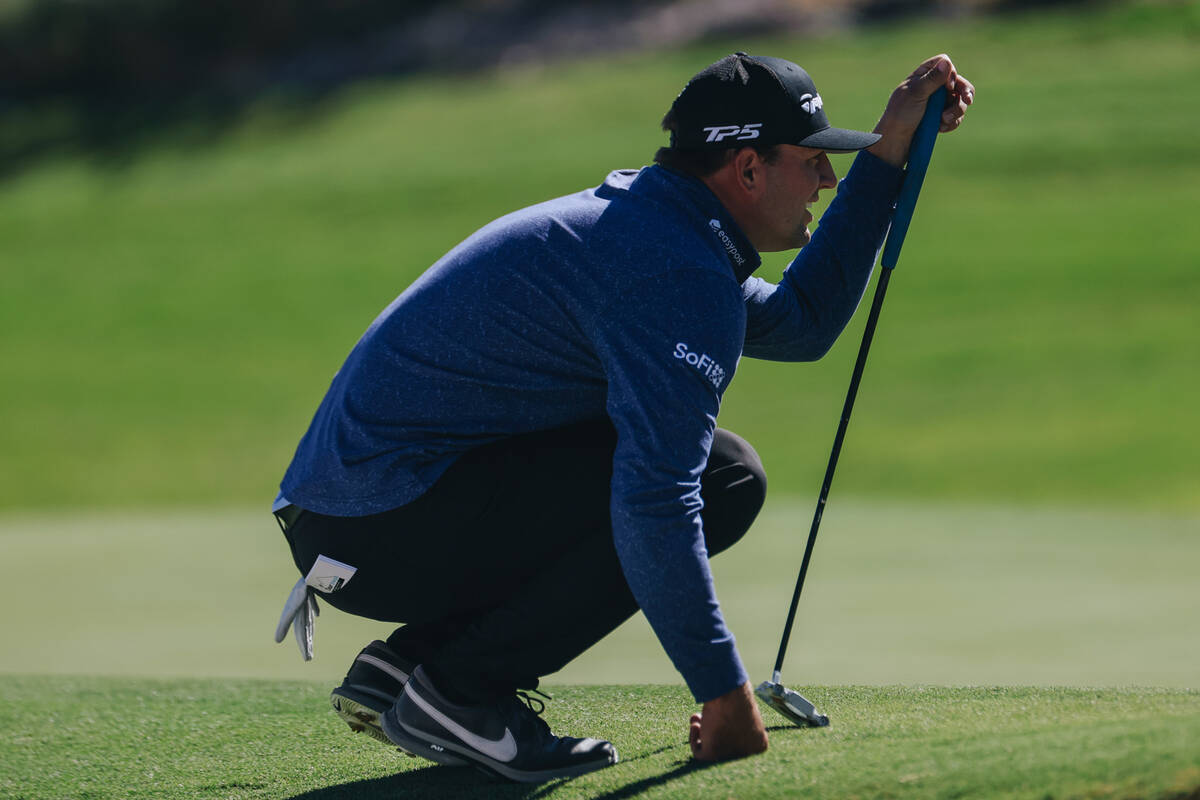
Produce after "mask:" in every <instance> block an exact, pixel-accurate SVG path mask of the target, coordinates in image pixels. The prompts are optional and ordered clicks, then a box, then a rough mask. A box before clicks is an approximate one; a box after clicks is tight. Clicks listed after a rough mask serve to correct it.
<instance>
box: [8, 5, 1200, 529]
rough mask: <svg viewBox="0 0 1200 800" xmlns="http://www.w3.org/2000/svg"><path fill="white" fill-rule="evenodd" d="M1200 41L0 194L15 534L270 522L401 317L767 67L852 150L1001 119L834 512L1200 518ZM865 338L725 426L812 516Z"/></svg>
mask: <svg viewBox="0 0 1200 800" xmlns="http://www.w3.org/2000/svg"><path fill="white" fill-rule="evenodd" d="M1197 20H1198V14H1197V5H1196V4H1195V3H1169V4H1168V3H1164V4H1157V3H1134V4H1124V5H1119V6H1116V7H1114V8H1113V9H1112V10H1109V11H1104V12H1101V13H1097V12H1087V13H1086V15H1085V14H1084V12H1073V11H1062V12H1056V13H1053V14H1043V15H1038V16H1032V17H1021V16H1018V17H1009V18H1003V19H980V20H976V21H971V22H964V23H956V24H950V23H944V24H943V23H928V24H914V25H907V26H903V27H899V28H895V27H884V28H875V29H870V30H867V31H865V32H859V33H853V34H849V33H847V34H840V35H838V36H835V37H831V38H827V39H817V40H805V39H790V40H781V39H772V40H754V41H750V40H729V41H722V42H713V43H708V44H704V45H702V46H696V47H691V48H688V49H684V50H680V51H673V52H659V53H652V54H644V55H637V56H621V57H618V58H613V59H608V60H603V61H595V60H588V61H582V62H579V63H575V64H569V65H565V66H563V67H561V68H558V67H556V68H555V69H552V70H539V69H534V68H522V69H520V70H516V71H510V72H498V73H495V74H489V75H482V76H470V77H462V78H440V79H425V78H421V79H412V80H402V81H395V82H378V83H375V84H368V85H362V86H360V87H357V88H354V89H352V90H349V91H347V92H345V93H344V94H342V95H340V96H339V97H337V98H336V99H334V100H331V101H329V102H328V103H327V104H326V105H325V106H323V107H321V108H319V109H308V110H304V111H300V112H296V111H294V110H288V109H287V108H286V107H285V106H284V105H283V104H282V103H265V104H264V105H263V106H262V107H261V108H259V109H257V110H255V112H254V113H252V114H250V115H249V117H248V118H247V120H246V121H245V123H244V124H243V125H242V126H240V127H239V128H237V129H236V130H234V131H233V132H231V133H230V135H228V136H227V137H225V138H223V139H219V140H217V141H216V142H208V143H204V144H198V143H197V141H196V137H195V136H192V135H190V134H189V132H188V131H187V130H181V131H179V132H178V134H177V137H176V138H168V139H166V140H164V141H162V142H161V143H160V144H159V145H157V146H156V147H153V148H149V149H147V150H146V151H144V152H142V153H140V154H139V155H138V157H136V158H135V159H134V160H133V161H132V163H130V164H129V165H128V166H127V167H125V168H124V169H116V170H114V169H109V168H102V167H96V166H93V165H91V164H90V163H89V162H88V161H87V160H86V158H83V157H78V158H70V157H67V158H63V159H62V160H60V161H57V162H54V163H51V164H47V165H44V166H41V167H38V168H36V169H34V170H32V171H30V172H29V173H27V174H24V175H22V176H21V177H19V178H17V179H14V180H11V181H9V182H7V183H5V184H3V185H0V265H3V266H2V267H0V374H3V375H4V390H3V391H2V392H0V508H9V509H21V508H26V509H38V508H54V507H75V508H92V507H98V506H107V507H112V508H121V507H130V506H142V505H155V506H179V505H184V506H189V507H194V506H213V505H215V506H218V507H226V506H229V505H248V504H251V503H266V502H268V501H269V499H270V497H271V496H272V495H273V493H274V488H275V485H276V482H277V481H278V479H279V477H280V475H281V474H282V471H283V469H284V467H285V466H286V463H287V461H288V458H289V457H290V454H291V452H292V449H293V447H294V445H295V443H296V441H297V440H298V439H299V436H300V435H301V433H302V432H303V430H304V428H305V426H306V425H307V422H308V419H309V417H310V415H311V413H312V411H313V409H314V408H315V406H316V404H317V402H318V400H319V398H320V395H321V393H322V392H323V391H324V389H325V387H326V385H327V382H328V379H329V376H330V375H332V373H333V372H334V370H335V369H336V368H337V366H338V365H339V364H340V362H341V360H342V358H343V357H344V355H345V353H346V352H347V351H348V349H349V348H350V346H351V345H352V344H353V342H354V340H355V339H356V338H357V336H358V335H359V334H360V332H361V331H362V330H363V329H364V328H365V326H366V325H367V324H368V322H369V321H370V320H371V319H372V318H373V316H374V315H375V314H376V313H377V312H378V310H379V309H381V308H382V307H383V306H384V305H385V304H386V303H387V302H388V301H389V300H390V299H391V298H392V297H393V296H394V295H395V294H397V293H398V292H399V291H400V290H402V289H403V288H404V287H405V286H406V285H407V284H408V283H409V282H410V281H411V280H412V279H413V278H414V277H415V276H416V275H417V274H418V273H419V272H420V271H421V270H422V269H424V268H425V266H426V265H428V264H429V263H430V262H432V261H433V260H434V259H435V258H437V257H438V256H439V255H440V254H441V253H442V252H444V251H445V250H446V249H447V248H449V247H450V246H451V245H453V244H454V243H455V242H456V241H458V240H459V239H460V238H461V237H462V236H464V235H466V234H467V233H469V232H470V231H471V230H473V229H475V228H476V227H478V226H479V225H481V224H483V223H484V222H486V221H488V220H489V219H491V218H493V217H494V216H496V215H498V214H500V213H503V212H505V211H509V210H512V209H514V208H517V207H520V206H522V205H526V204H528V203H531V202H535V201H539V200H542V199H545V198H547V197H550V196H553V195H558V194H563V193H567V192H571V191H575V190H577V189H579V188H581V187H585V186H589V185H594V184H596V183H598V182H599V181H600V180H601V179H602V178H603V176H604V174H605V173H606V172H607V171H608V170H609V169H612V168H616V167H626V166H636V165H639V164H643V163H646V161H647V160H648V159H649V158H650V155H651V154H652V153H653V151H654V149H655V148H656V147H657V146H658V145H659V144H660V143H661V140H662V136H661V133H660V132H658V131H657V129H656V123H657V120H658V119H659V117H660V116H661V113H662V111H663V110H664V107H665V106H666V104H667V103H668V102H669V101H670V99H671V98H672V97H673V96H674V95H675V93H676V92H677V91H678V88H679V86H681V85H682V83H683V82H684V81H685V80H686V79H687V77H688V76H690V75H691V74H692V73H694V72H695V71H696V70H697V68H698V67H699V66H702V65H703V64H705V63H707V62H708V61H710V60H712V59H713V58H715V57H717V56H719V55H720V54H722V53H724V52H728V51H729V50H731V49H734V48H746V49H749V50H753V51H759V52H774V53H779V54H783V55H788V56H791V57H793V58H795V59H796V60H798V61H800V62H802V63H803V64H804V65H805V66H806V67H808V68H809V70H810V71H811V72H812V73H813V74H814V75H815V76H816V78H817V81H818V83H819V85H820V86H821V89H822V94H823V96H825V97H826V98H827V107H828V110H829V111H830V114H831V116H832V118H833V120H834V121H835V123H837V124H840V125H847V126H859V127H869V126H870V125H872V124H873V121H874V119H875V117H876V116H877V114H878V113H879V110H880V108H881V107H882V104H883V102H884V100H885V99H886V97H887V94H888V92H889V91H890V89H891V87H892V86H893V85H894V84H895V83H896V82H897V81H898V80H899V79H900V78H901V77H903V75H904V74H906V73H907V71H908V70H909V69H911V67H912V66H913V65H914V64H915V63H916V62H917V61H919V60H920V59H921V58H923V57H925V56H927V55H929V54H931V53H934V52H938V51H942V50H946V51H949V52H950V53H951V54H952V55H954V57H955V58H956V60H957V62H958V64H959V65H960V67H961V68H962V70H963V71H964V72H965V73H966V74H969V75H970V76H971V77H972V78H973V79H974V80H975V82H976V83H977V85H978V87H979V102H978V104H977V106H976V108H975V109H974V110H973V111H972V113H971V117H970V119H969V120H968V122H967V123H966V125H965V126H964V128H963V130H962V131H961V132H959V133H957V134H955V135H954V136H952V137H946V138H945V139H944V140H943V141H942V142H941V143H940V144H939V147H938V151H937V155H936V156H935V160H934V164H933V166H932V169H931V173H930V176H929V179H928V181H927V182H926V187H925V190H924V192H923V194H922V198H921V207H920V209H919V210H918V213H917V218H916V220H915V221H914V226H913V230H912V232H911V234H910V236H909V239H908V243H907V246H906V248H905V255H904V258H903V260H902V263H901V266H900V271H899V273H898V274H897V276H896V280H895V281H894V282H893V288H892V291H891V293H890V295H889V300H888V307H887V308H886V309H885V311H884V316H883V319H882V322H881V328H880V333H879V337H878V341H877V343H876V345H875V349H874V351H873V353H872V361H871V365H870V368H869V370H868V373H867V376H866V380H865V383H864V386H863V393H862V397H861V398H860V403H859V407H858V410H857V412H856V418H855V422H854V425H853V426H852V430H851V433H850V439H849V442H848V445H847V448H848V449H847V451H846V455H845V458H843V463H842V466H841V468H840V471H839V475H838V489H839V491H846V492H849V493H850V494H855V495H859V496H877V497H893V498H897V497H923V498H930V499H935V500H941V501H945V500H950V501H955V502H972V503H978V502H992V501H997V502H1019V503H1022V504H1027V505H1028V504H1035V505H1047V506H1053V505H1056V504H1062V503H1067V504H1073V505H1084V506H1088V505H1095V506H1097V507H1113V506H1116V507H1122V506H1124V507H1130V506H1131V507H1138V508H1159V509H1165V510H1173V511H1177V512H1184V513H1194V512H1195V511H1197V510H1198V509H1200V467H1198V466H1197V461H1196V459H1195V457H1194V454H1195V453H1196V452H1197V451H1198V450H1200V424H1198V423H1197V421H1196V416H1195V414H1194V411H1193V407H1194V406H1195V403H1194V402H1192V401H1191V400H1194V398H1196V397H1197V396H1200V369H1197V368H1196V367H1197V361H1196V357H1195V298H1196V297H1197V296H1198V294H1200V275H1198V274H1197V271H1196V269H1195V262H1196V258H1195V256H1196V247H1195V236H1194V225H1193V221H1192V216H1193V212H1194V209H1195V208H1197V207H1198V206H1200V150H1197V148H1196V147H1195V130H1196V129H1197V127H1198V126H1200V103H1198V102H1197V100H1198V99H1200V98H1198V97H1197V90H1196V88H1195V87H1197V86H1200V59H1197V58H1196V52H1197V43H1198V42H1200V34H1198V31H1200V23H1198V22H1197ZM848 163H849V162H848V159H844V158H843V159H841V160H840V162H839V167H840V168H841V169H844V168H845V166H846V165H847V164H848ZM782 263H783V261H782V260H781V259H780V258H771V259H769V260H768V263H767V264H766V266H765V267H764V269H763V270H762V273H761V274H763V275H764V276H766V277H773V276H775V275H777V274H778V271H779V269H780V267H781V265H782ZM860 324H861V320H858V321H857V322H856V323H855V324H854V325H852V326H851V328H850V329H849V330H848V332H847V333H846V335H845V336H843V338H842V340H841V342H840V343H839V344H838V345H837V346H836V347H835V349H834V351H833V352H832V353H831V354H830V356H829V357H828V358H826V359H825V360H824V361H823V362H821V363H819V364H816V365H809V366H781V365H773V364H763V363H757V362H753V361H751V360H746V361H745V362H744V363H743V364H742V366H741V368H740V370H739V376H738V378H737V380H736V381H735V382H734V384H733V386H732V388H731V390H730V392H729V395H728V397H727V402H726V406H725V408H724V410H723V412H722V420H721V421H722V423H723V424H725V425H726V426H727V427H730V428H732V429H734V430H737V431H739V432H741V433H743V434H744V435H746V436H747V438H749V439H750V440H751V441H752V442H754V443H755V444H756V445H757V446H758V447H759V449H760V451H761V452H762V455H763V456H764V458H765V459H766V461H767V463H768V467H769V469H770V470H771V475H772V479H773V481H774V485H775V487H776V488H777V489H779V488H782V489H783V490H784V491H786V492H793V491H798V492H807V491H809V487H812V486H815V485H816V484H817V483H818V482H819V478H820V474H821V470H822V469H823V466H824V459H825V454H826V453H827V448H828V444H829V441H830V438H831V436H832V429H833V426H834V424H835V422H836V417H837V411H838V408H839V406H840V402H841V397H842V393H843V392H844V387H845V384H846V381H847V378H848V375H849V371H850V369H849V366H850V362H851V360H852V359H853V354H854V350H855V347H856V344H857V338H858V333H859V330H860V328H859V325H860Z"/></svg>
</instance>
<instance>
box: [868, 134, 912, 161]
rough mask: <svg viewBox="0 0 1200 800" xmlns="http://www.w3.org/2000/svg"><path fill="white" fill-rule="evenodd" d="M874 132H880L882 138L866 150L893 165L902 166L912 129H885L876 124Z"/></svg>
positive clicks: (906, 156) (910, 139) (910, 141)
mask: <svg viewBox="0 0 1200 800" xmlns="http://www.w3.org/2000/svg"><path fill="white" fill-rule="evenodd" d="M875 133H878V134H880V135H881V136H882V137H883V138H881V139H880V140H879V141H878V142H876V143H875V144H873V145H871V146H870V147H868V148H867V152H868V153H870V154H871V155H873V156H875V157H876V158H878V159H880V160H881V161H886V162H887V163H888V164H891V165H892V166H893V167H903V166H904V164H905V163H906V162H907V161H908V150H909V147H910V145H911V144H912V137H913V131H897V130H887V129H886V128H884V127H883V126H882V125H877V126H875Z"/></svg>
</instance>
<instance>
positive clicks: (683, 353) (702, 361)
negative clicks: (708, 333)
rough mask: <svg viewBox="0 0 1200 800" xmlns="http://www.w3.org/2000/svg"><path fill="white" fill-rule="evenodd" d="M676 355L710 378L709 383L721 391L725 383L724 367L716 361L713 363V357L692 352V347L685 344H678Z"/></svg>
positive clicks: (676, 345) (676, 344)
mask: <svg viewBox="0 0 1200 800" xmlns="http://www.w3.org/2000/svg"><path fill="white" fill-rule="evenodd" d="M674 355H675V357H676V358H678V359H679V360H681V361H683V362H685V363H687V364H691V365H692V366H693V367H695V368H696V369H698V370H700V373H701V374H702V375H704V377H706V378H708V380H709V382H710V383H711V384H712V385H713V386H715V387H717V388H718V389H720V388H721V384H722V383H724V382H725V369H724V367H722V366H721V365H720V364H718V363H717V362H716V361H713V359H712V356H710V355H709V354H708V353H697V352H696V351H695V350H692V349H691V348H690V347H688V346H687V344H685V343H684V342H676V343H675V354H674Z"/></svg>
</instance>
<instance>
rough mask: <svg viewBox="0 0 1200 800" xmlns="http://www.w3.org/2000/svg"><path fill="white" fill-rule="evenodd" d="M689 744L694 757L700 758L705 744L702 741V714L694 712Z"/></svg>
mask: <svg viewBox="0 0 1200 800" xmlns="http://www.w3.org/2000/svg"><path fill="white" fill-rule="evenodd" d="M688 745H689V746H690V747H691V749H692V757H693V758H699V757H700V753H701V752H703V750H704V746H703V744H702V743H701V741H700V715H699V714H693V715H692V722H691V724H690V725H688Z"/></svg>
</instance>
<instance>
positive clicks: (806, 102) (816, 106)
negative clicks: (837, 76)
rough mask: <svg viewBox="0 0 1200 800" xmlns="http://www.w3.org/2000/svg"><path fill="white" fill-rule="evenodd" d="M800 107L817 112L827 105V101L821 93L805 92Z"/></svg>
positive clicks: (810, 111)
mask: <svg viewBox="0 0 1200 800" xmlns="http://www.w3.org/2000/svg"><path fill="white" fill-rule="evenodd" d="M800 107H801V108H803V109H804V110H805V112H807V113H808V114H815V113H817V112H818V111H820V110H821V109H822V108H824V107H825V101H824V100H822V99H821V95H819V94H808V93H805V94H803V95H801V96H800Z"/></svg>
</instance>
